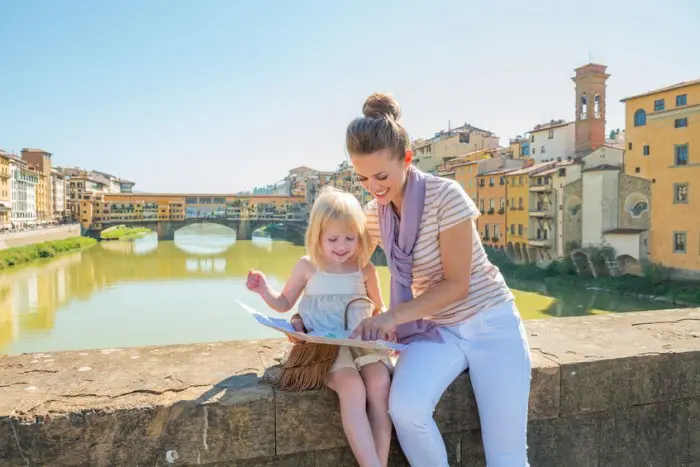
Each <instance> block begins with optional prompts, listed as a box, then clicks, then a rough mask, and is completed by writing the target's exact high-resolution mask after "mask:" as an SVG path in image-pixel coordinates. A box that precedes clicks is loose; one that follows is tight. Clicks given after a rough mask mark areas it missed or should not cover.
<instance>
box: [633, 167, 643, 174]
mask: <svg viewBox="0 0 700 467" xmlns="http://www.w3.org/2000/svg"><path fill="white" fill-rule="evenodd" d="M641 171H642V169H640V168H639V167H635V168H634V173H640V172H641Z"/></svg>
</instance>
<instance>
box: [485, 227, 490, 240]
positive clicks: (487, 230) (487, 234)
mask: <svg viewBox="0 0 700 467" xmlns="http://www.w3.org/2000/svg"><path fill="white" fill-rule="evenodd" d="M489 237H490V235H489V225H488V224H484V238H489Z"/></svg>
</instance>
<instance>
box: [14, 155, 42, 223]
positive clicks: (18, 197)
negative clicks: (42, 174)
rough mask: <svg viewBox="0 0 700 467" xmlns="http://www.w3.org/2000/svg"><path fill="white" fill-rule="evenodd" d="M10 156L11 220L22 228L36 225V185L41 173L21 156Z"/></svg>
mask: <svg viewBox="0 0 700 467" xmlns="http://www.w3.org/2000/svg"><path fill="white" fill-rule="evenodd" d="M9 158H10V178H11V185H12V195H11V199H12V212H11V215H10V222H11V223H12V224H13V225H14V226H15V227H20V228H22V227H27V226H32V225H35V224H36V220H37V213H36V193H37V189H36V186H37V184H38V183H39V173H38V172H37V171H36V170H35V169H34V168H33V167H32V166H30V165H29V164H28V163H27V162H26V161H24V160H22V159H20V158H19V157H16V156H9Z"/></svg>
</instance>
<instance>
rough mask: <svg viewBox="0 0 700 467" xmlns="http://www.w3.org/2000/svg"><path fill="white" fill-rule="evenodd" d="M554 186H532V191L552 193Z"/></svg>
mask: <svg viewBox="0 0 700 467" xmlns="http://www.w3.org/2000/svg"><path fill="white" fill-rule="evenodd" d="M552 188H553V187H552V185H549V184H544V185H536V184H531V185H530V191H531V192H535V193H546V192H550V191H552Z"/></svg>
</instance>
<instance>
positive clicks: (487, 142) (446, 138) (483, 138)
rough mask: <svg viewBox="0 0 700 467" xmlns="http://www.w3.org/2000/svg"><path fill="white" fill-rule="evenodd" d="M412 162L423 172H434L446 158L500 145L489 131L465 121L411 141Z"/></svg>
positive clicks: (496, 137)
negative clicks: (428, 136)
mask: <svg viewBox="0 0 700 467" xmlns="http://www.w3.org/2000/svg"><path fill="white" fill-rule="evenodd" d="M411 146H412V148H413V162H414V164H415V165H416V166H417V167H418V168H419V169H421V170H422V171H424V172H430V173H433V172H436V171H437V168H438V166H440V165H441V164H443V163H444V162H446V161H447V160H448V159H451V158H455V157H459V156H461V155H464V154H467V153H470V152H474V151H478V150H481V149H495V148H498V147H499V146H500V142H499V138H498V136H496V135H494V134H493V133H491V132H490V131H486V130H482V129H480V128H476V127H473V126H471V125H469V124H467V123H465V124H464V125H463V126H460V127H458V128H454V129H449V130H447V131H444V130H443V131H440V132H438V133H435V135H434V136H433V137H431V138H427V139H417V140H415V141H414V142H413V143H412V145H411Z"/></svg>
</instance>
